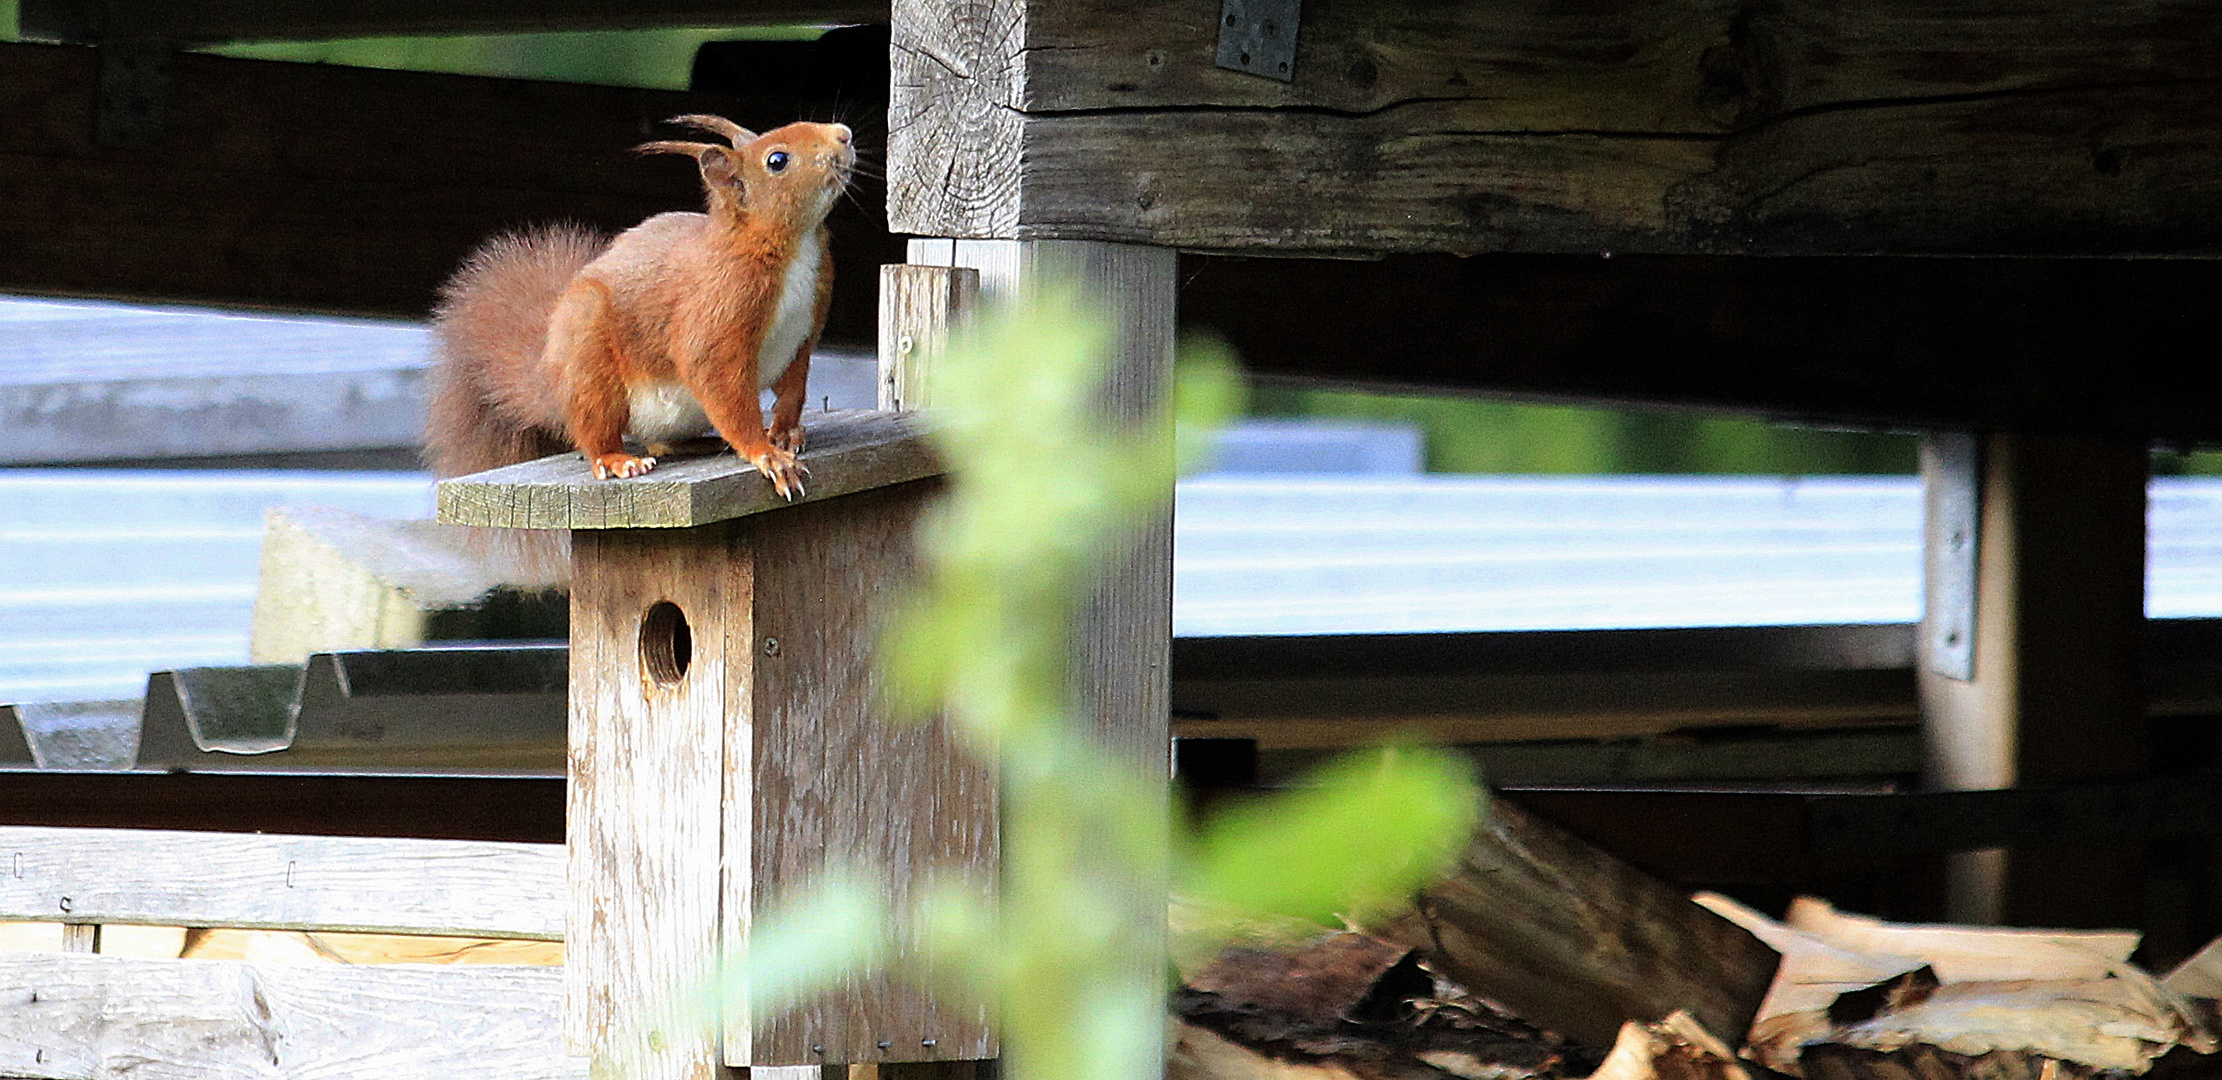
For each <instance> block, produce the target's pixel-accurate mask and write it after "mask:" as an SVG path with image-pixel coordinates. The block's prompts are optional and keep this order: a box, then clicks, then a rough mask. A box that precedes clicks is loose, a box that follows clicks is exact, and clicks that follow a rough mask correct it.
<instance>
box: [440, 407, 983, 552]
mask: <svg viewBox="0 0 2222 1080" xmlns="http://www.w3.org/2000/svg"><path fill="white" fill-rule="evenodd" d="M803 431H804V434H805V436H806V438H807V439H808V443H807V444H806V447H805V449H804V451H803V454H802V462H803V464H804V465H805V466H807V467H808V468H809V470H810V473H809V475H808V476H807V477H806V478H805V484H806V486H807V488H808V493H807V494H805V495H803V496H802V497H801V498H799V499H797V500H795V501H796V502H808V501H818V500H824V499H831V498H834V497H836V496H840V495H846V494H849V493H851V492H856V491H868V490H870V489H872V488H877V487H885V486H887V485H889V484H900V483H903V482H904V481H907V480H918V479H922V478H924V477H928V476H933V475H936V474H938V473H940V472H941V464H940V462H939V461H938V460H937V459H936V458H935V457H934V455H933V451H932V448H931V447H930V446H928V445H927V442H926V438H925V436H924V434H923V432H922V431H921V428H920V425H919V422H918V421H917V419H916V418H915V417H908V416H898V415H895V414H892V413H881V412H873V411H866V410H843V411H837V412H821V413H808V414H805V416H804V417H803ZM439 504H440V520H441V521H443V522H446V523H448V524H450V525H490V526H495V527H501V528H517V529H634V528H676V527H687V526H694V525H707V524H711V523H713V522H719V521H725V520H728V519H731V518H737V517H743V516H745V515H748V514H757V513H762V512H764V511H766V510H776V509H780V508H782V507H786V506H790V505H793V504H792V503H789V502H788V501H787V500H786V499H783V498H781V497H780V496H779V493H778V492H776V491H774V490H772V485H771V481H769V480H766V479H764V477H763V475H762V474H761V473H758V472H757V471H756V467H755V466H753V465H750V464H748V463H747V462H744V461H742V460H741V459H740V458H739V457H737V456H735V455H734V454H733V453H732V452H730V451H727V450H725V449H724V446H723V444H722V443H721V444H718V446H717V449H716V450H715V451H712V450H710V449H709V448H708V446H706V445H705V446H703V447H702V448H701V452H700V454H699V456H687V457H680V456H671V457H666V458H663V459H662V460H660V461H659V462H658V464H657V465H656V469H655V471H654V472H651V473H649V474H648V475H646V476H642V477H636V478H634V479H631V480H598V479H595V477H594V472H593V470H592V469H589V468H588V467H587V466H586V462H585V460H584V459H583V458H581V457H579V455H577V454H575V453H573V454H558V455H555V456H553V457H546V458H541V459H540V460H538V461H528V462H525V463H524V464H521V465H511V466H509V467H507V468H502V469H492V470H489V471H487V472H482V473H477V474H475V475H472V476H465V477H458V478H456V479H453V480H443V481H441V482H440V486H439Z"/></svg>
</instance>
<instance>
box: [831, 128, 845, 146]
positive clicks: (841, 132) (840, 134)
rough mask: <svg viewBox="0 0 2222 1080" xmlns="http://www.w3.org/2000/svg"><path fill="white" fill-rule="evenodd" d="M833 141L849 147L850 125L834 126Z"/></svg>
mask: <svg viewBox="0 0 2222 1080" xmlns="http://www.w3.org/2000/svg"><path fill="white" fill-rule="evenodd" d="M833 141H834V142H837V143H841V144H843V145H847V144H848V141H849V125H847V124H835V125H833Z"/></svg>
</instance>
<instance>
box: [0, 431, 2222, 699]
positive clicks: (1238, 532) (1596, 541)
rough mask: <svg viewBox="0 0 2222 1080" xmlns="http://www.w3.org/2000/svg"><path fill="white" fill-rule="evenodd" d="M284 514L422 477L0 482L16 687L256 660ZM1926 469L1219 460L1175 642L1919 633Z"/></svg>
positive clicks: (2185, 596) (417, 492) (2169, 540)
mask: <svg viewBox="0 0 2222 1080" xmlns="http://www.w3.org/2000/svg"><path fill="white" fill-rule="evenodd" d="M2152 491H2153V500H2152V507H2153V510H2152V537H2153V539H2152V564H2151V577H2150V581H2151V586H2150V600H2149V602H2148V605H2147V606H2148V609H2149V610H2150V612H2151V613H2152V614H2153V615H2154V616H2155V617H2163V618H2181V617H2200V616H2215V615H2222V480H2217V479H2164V480H2158V481H2155V482H2154V484H2153V489H2152ZM273 505H317V506H334V507H339V508H342V509H347V510H353V511H355V512H358V513H365V514H377V515H383V516H390V517H410V516H423V515H425V514H427V513H429V510H430V506H431V496H430V481H429V479H428V478H427V477H425V476H423V475H421V474H412V473H381V474H334V473H225V472H192V473H155V472H109V471H100V470H71V469H54V470H17V471H0V567H5V568H6V569H5V570H0V701H8V700H13V701H25V700H85V699H96V698H116V697H131V696H135V695H136V694H138V693H139V692H140V690H141V688H142V685H143V682H144V675H145V672H146V671H148V670H149V669H153V668H167V667H177V666H187V665H204V664H227V663H240V662H243V661H244V660H245V657H246V651H247V625H248V612H249V608H250V605H251V603H252V600H253V593H254V581H255V572H256V564H257V558H258V550H259V543H260V539H261V527H262V514H263V511H264V509H265V508H267V507H269V506H273ZM1920 513H1921V503H1920V491H1919V486H1918V484H1917V482H1915V481H1914V480H1913V479H1912V478H1903V477H1892V478H1827V479H1808V480H1782V479H1772V478H1764V477H1484V476H1441V475H1435V476H1404V477H1394V476H1384V477H1369V476H1305V475H1277V476H1262V475H1216V476H1208V477H1202V478H1198V479H1195V480H1190V481H1188V482H1186V483H1183V484H1182V485H1181V489H1180V503H1179V508H1178V515H1177V524H1176V527H1175V541H1174V543H1175V562H1174V632H1175V633H1176V634H1178V635H1180V636H1183V637H1205V636H1224V635H1246V634H1329V633H1333V634H1352V633H1384V632H1427V631H1472V630H1543V629H1608V628H1623V627H1650V626H1735V625H1772V624H1785V625H1787V624H1812V623H1889V622H1910V621H1913V620H1914V619H1915V618H1917V617H1918V616H1919V612H1920V559H1919V555H1920V552H1919V525H1920Z"/></svg>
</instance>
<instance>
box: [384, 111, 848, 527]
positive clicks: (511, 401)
mask: <svg viewBox="0 0 2222 1080" xmlns="http://www.w3.org/2000/svg"><path fill="white" fill-rule="evenodd" d="M671 123H674V124H683V125H686V126H688V127H694V128H699V129H702V130H704V131H709V132H715V133H716V134H719V135H723V136H724V137H725V138H726V140H727V141H728V142H729V143H730V144H731V145H730V146H725V145H719V144H717V143H700V142H676V141H659V142H651V143H645V144H643V145H641V146H639V147H636V148H635V149H637V150H639V151H641V152H644V153H673V154H687V155H689V156H692V157H693V158H694V159H695V163H696V164H697V166H699V168H700V169H701V172H702V185H703V187H704V189H705V190H706V192H707V195H708V207H707V211H708V212H707V213H699V214H696V213H667V214H658V215H656V216H655V217H652V218H649V219H648V220H647V221H644V222H641V223H640V224H639V225H636V226H634V227H633V228H631V229H629V230H627V231H625V232H624V233H622V234H620V235H619V236H618V237H617V238H616V239H615V240H610V241H606V242H605V241H604V240H603V239H602V238H600V237H598V236H596V235H594V234H592V233H589V232H586V231H584V230H581V229H577V228H569V227H557V228H549V229H543V230H539V231H535V232H528V233H521V234H512V235H508V236H503V237H498V238H496V239H494V240H493V241H491V242H489V243H487V244H486V245H485V246H483V247H481V248H480V249H479V250H478V251H476V252H474V253H473V254H472V255H471V257H470V258H469V259H468V260H467V261H466V262H465V263H464V264H463V266H462V268H461V269H460V270H457V271H456V273H455V276H454V277H453V278H451V279H449V281H448V282H447V284H446V285H445V286H444V287H443V288H442V289H441V294H440V295H441V299H440V305H439V307H438V309H437V310H436V311H435V313H434V315H433V333H434V337H435V340H436V342H437V346H436V348H437V351H438V356H439V360H438V364H437V367H436V370H435V373H434V377H433V389H432V405H431V414H430V417H429V420H428V422H427V424H426V430H425V443H426V446H427V450H428V457H429V458H430V460H431V463H432V467H433V471H434V472H436V473H438V474H439V475H441V476H458V475H461V474H463V473H469V472H477V471H480V470H482V469H490V468H494V467H496V466H500V465H508V464H514V463H516V462H519V461H526V460H530V459H531V458H534V457H538V456H542V455H545V454H550V453H557V452H560V451H561V450H562V449H563V448H564V446H565V443H566V442H568V444H569V445H570V446H573V447H576V448H577V449H578V450H579V452H580V453H581V454H583V455H585V457H586V459H587V461H588V462H589V463H590V464H592V465H593V467H594V475H595V476H597V477H600V478H602V479H611V478H618V479H624V478H629V477H635V476H640V475H642V474H644V473H646V472H648V471H649V470H650V469H653V468H655V467H656V456H657V455H659V454H664V453H668V452H669V450H668V447H669V445H670V444H671V443H673V442H676V441H678V440H681V439H685V438H688V437H691V436H695V435H699V434H702V432H703V430H704V429H705V428H708V427H714V428H715V429H716V430H717V433H718V434H719V435H720V436H722V437H723V438H724V439H725V441H726V442H727V443H728V444H730V445H731V446H732V447H733V449H734V451H735V452H736V453H738V454H739V455H740V456H741V457H742V458H743V459H744V460H746V461H748V462H749V463H750V464H752V465H754V466H756V468H757V470H758V471H759V472H762V473H763V474H764V475H765V476H766V477H768V478H769V479H770V480H771V482H772V485H773V486H774V487H775V488H776V489H778V491H779V493H780V494H781V495H784V496H786V497H787V498H789V499H793V498H794V497H795V496H796V495H797V494H800V493H801V492H802V490H803V489H802V476H803V474H804V471H805V470H804V469H803V467H802V465H801V463H800V462H798V461H796V460H795V455H796V454H798V453H800V452H801V450H802V407H803V399H804V386H805V383H806V382H807V381H808V379H809V377H810V352H811V349H812V348H813V347H814V346H816V344H817V341H818V335H819V333H820V332H822V331H823V330H824V329H825V322H826V306H827V303H828V301H829V300H830V299H831V297H832V292H833V261H832V259H831V258H830V257H829V254H828V251H827V234H826V227H825V219H826V213H827V212H828V211H830V210H831V209H832V208H833V203H834V200H835V199H837V198H839V197H840V195H841V192H842V190H843V189H844V188H845V187H846V186H847V185H848V181H849V175H850V173H851V172H852V171H853V170H854V169H855V167H856V149H855V147H854V146H853V145H852V144H851V135H850V132H849V129H848V128H847V127H846V126H845V125H841V124H810V123H796V124H789V125H787V126H786V127H783V128H779V129H776V130H774V131H771V132H767V133H765V134H763V135H758V134H756V133H754V132H752V131H749V130H748V129H746V128H743V127H741V126H740V125H739V124H736V123H733V122H732V121H730V120H727V119H725V118H723V117H717V116H680V117H674V118H673V119H672V120H671ZM766 387H770V388H772V390H773V391H774V395H775V397H774V404H773V408H772V422H771V427H770V430H769V431H768V432H767V431H766V430H765V426H764V416H763V412H762V407H761V405H760V403H759V395H760V394H761V393H762V391H763V390H764V388H766ZM627 438H630V439H632V440H633V441H634V442H635V443H638V444H640V446H641V447H642V448H643V450H644V451H645V452H644V453H642V454H634V453H632V452H630V451H629V450H627V449H626V447H625V440H626V439H627Z"/></svg>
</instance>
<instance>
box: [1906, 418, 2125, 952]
mask: <svg viewBox="0 0 2222 1080" xmlns="http://www.w3.org/2000/svg"><path fill="white" fill-rule="evenodd" d="M1947 438H1948V437H1947ZM1975 457H1976V455H1974V454H1971V453H1965V452H1954V451H1953V450H1952V449H1951V448H1950V444H1949V443H1947V442H1945V441H1943V439H1939V438H1932V439H1931V440H1930V441H1929V443H1928V445H1927V446H1926V447H1925V449H1924V453H1923V457H1922V461H1923V466H1924V476H1925V479H1926V481H1927V483H1928V485H1929V489H1930V504H1929V507H1930V515H1931V522H1932V527H1931V530H1930V535H1929V545H1930V556H1931V557H1930V580H1929V597H1930V610H1929V612H1928V617H1927V619H1926V620H1925V625H1924V627H1923V633H1922V637H1921V643H1922V645H1921V647H1922V662H1921V670H1920V686H1921V704H1922V716H1923V731H1924V735H1925V741H1926V744H1927V751H1928V773H1929V779H1930V783H1931V784H1932V785H1933V786H1935V787H1938V788H1943V789H1945V790H1968V789H1981V788H2000V787H2014V786H2021V785H2035V784H2046V783H2066V782H2074V781H2092V780H2105V779H2119V778H2124V777H2129V776H2134V775H2136V774H2137V773H2138V772H2139V771H2140V770H2141V769H2142V768H2143V766H2144V755H2145V749H2144V743H2145V738H2144V731H2145V707H2144V698H2143V680H2142V675H2141V661H2142V658H2141V649H2142V643H2143V628H2144V595H2145V594H2144V583H2145V480H2146V476H2147V471H2148V470H2147V463H2146V450H2145V448H2144V447H2143V446H2142V445H2141V444H2139V443H2136V442H2134V441H2128V440H2123V441H2101V440H2095V439H2086V438H2076V437H2068V436H2060V435H2039V434H2029V433H2001V434H1993V435H1990V436H1988V437H1987V438H1985V439H1984V440H1983V441H1982V445H1981V454H1980V459H1981V464H1980V466H1979V467H1978V466H1976V465H1974V464H1973V461H1974V459H1975ZM1978 477H1979V481H1978ZM1971 488H1976V489H1979V494H1977V495H1975V496H1974V498H1973V503H1974V505H1976V506H1979V508H1980V509H1979V511H1978V513H1977V514H1976V515H1975V519H1974V525H1975V527H1976V530H1977V536H1976V538H1975V541H1974V542H1975V559H1974V563H1975V565H1974V566H1973V567H1972V568H1969V567H1966V566H1965V565H1964V562H1961V561H1960V560H1957V559H1955V557H1954V556H1953V555H1952V553H1951V552H1949V551H1948V550H1946V548H1948V546H1949V543H1950V537H1951V535H1952V533H1953V532H1954V531H1955V529H1954V528H1952V527H1950V526H1949V525H1948V524H1947V520H1946V519H1948V518H1951V517H1953V516H1954V515H1953V511H1952V509H1951V505H1950V504H1951V503H1953V501H1954V492H1960V493H1962V494H1963V495H1964V494H1965V493H1967V492H1968V491H1969V489H1971ZM1956 562H1960V571H1958V572H1965V571H1966V570H1968V569H1972V572H1973V575H1974V577H1973V586H1974V594H1975V602H1974V605H1973V608H1974V626H1973V630H1972V637H1971V640H1972V645H1973V653H1972V656H1971V657H1967V658H1965V659H1966V661H1969V662H1971V667H1968V666H1963V662H1962V660H1961V659H1960V658H1957V657H1955V656H1954V655H1953V648H1954V645H1955V642H1954V640H1953V634H1952V631H1951V625H1952V624H1953V623H1955V622H1962V623H1964V612H1962V613H1956V611H1955V608H1956V605H1954V604H1953V603H1952V602H1951V600H1950V598H1951V597H1952V596H1953V595H1954V592H1955V589H1954V587H1953V585H1952V575H1953V573H1954V572H1955V571H1954V570H1953V569H1952V567H1953V566H1954V564H1955V563H1956ZM1962 584H1963V585H1964V584H1965V583H1964V582H1963V583H1962ZM1963 675H1964V676H1966V677H1962V676H1963ZM2071 864H2072V865H2071ZM2135 875H2136V867H2135V859H2134V858H2133V857H2127V856H2123V855H2120V854H2118V853H2106V854H2102V853H2095V852H2094V853H2082V852H2078V853H2072V854H2071V853H2066V852H2027V853H2016V854H2015V855H2014V856H2013V858H2012V859H2011V860H2009V859H2007V858H2006V856H2005V854H2004V853H2003V852H1971V853H1962V854H1960V855H1958V856H1955V857H1954V860H1953V865H1952V870H1951V874H1950V886H1949V889H1950V895H1949V898H1948V915H1949V916H1950V917H1951V918H1953V919H1955V920H1959V921H1969V922H1999V921H2004V922H2009V923H2021V924H2050V925H2064V926H2092V925H2124V924H2134V923H2135V922H2136V921H2137V915H2138V912H2137V909H2136V907H2135V905H2134V902H2131V903H2127V904H2125V903H2124V902H2123V899H2124V898H2125V897H2134V896H2135V894H2136V891H2137V880H2136V876H2135Z"/></svg>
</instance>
